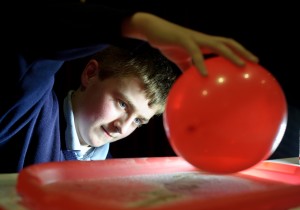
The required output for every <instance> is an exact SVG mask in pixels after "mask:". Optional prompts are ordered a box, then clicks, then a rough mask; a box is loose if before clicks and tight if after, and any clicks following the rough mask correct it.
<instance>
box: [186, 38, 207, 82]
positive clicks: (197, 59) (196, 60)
mask: <svg viewBox="0 0 300 210" xmlns="http://www.w3.org/2000/svg"><path fill="white" fill-rule="evenodd" d="M187 50H188V51H189V53H190V56H191V62H192V64H193V65H194V66H195V67H196V68H197V69H198V71H199V72H200V74H201V75H202V76H207V75H208V73H207V69H206V66H205V64H204V57H203V54H202V50H200V48H199V47H198V46H197V45H195V44H194V43H187Z"/></svg>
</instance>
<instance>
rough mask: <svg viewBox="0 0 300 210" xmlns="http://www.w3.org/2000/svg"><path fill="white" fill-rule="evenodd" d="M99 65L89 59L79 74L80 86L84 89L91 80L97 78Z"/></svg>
mask: <svg viewBox="0 0 300 210" xmlns="http://www.w3.org/2000/svg"><path fill="white" fill-rule="evenodd" d="M98 71H99V63H98V61H96V60H94V59H91V60H90V61H89V62H88V64H87V65H86V66H85V68H84V70H83V72H82V74H81V86H82V87H83V88H86V87H87V86H88V84H89V83H90V82H91V81H93V79H97V78H98Z"/></svg>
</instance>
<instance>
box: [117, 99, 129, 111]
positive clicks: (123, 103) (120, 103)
mask: <svg viewBox="0 0 300 210" xmlns="http://www.w3.org/2000/svg"><path fill="white" fill-rule="evenodd" d="M118 103H119V106H120V107H121V108H122V109H126V108H127V104H126V103H125V102H124V101H121V100H119V101H118Z"/></svg>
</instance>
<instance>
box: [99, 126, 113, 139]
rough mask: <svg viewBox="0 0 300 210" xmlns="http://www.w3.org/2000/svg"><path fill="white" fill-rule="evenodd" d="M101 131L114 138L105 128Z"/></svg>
mask: <svg viewBox="0 0 300 210" xmlns="http://www.w3.org/2000/svg"><path fill="white" fill-rule="evenodd" d="M101 129H102V130H103V131H104V133H106V135H107V136H109V137H111V138H114V137H113V136H112V135H111V134H110V133H109V132H108V131H107V130H106V129H105V128H104V127H103V126H101Z"/></svg>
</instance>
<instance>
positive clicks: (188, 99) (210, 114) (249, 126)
mask: <svg viewBox="0 0 300 210" xmlns="http://www.w3.org/2000/svg"><path fill="white" fill-rule="evenodd" d="M206 67H207V70H208V76H207V77H204V76H201V75H200V73H199V72H198V71H197V70H196V69H195V67H192V68H190V69H188V70H187V71H185V72H184V73H183V74H182V75H181V76H180V77H179V78H178V79H177V81H176V82H175V84H174V85H173V87H172V88H171V91H170V93H169V95H168V99H167V104H166V111H165V112H164V114H163V121H164V128H165V131H166V134H167V137H168V139H169V141H170V144H171V146H172V148H173V150H174V151H175V153H176V154H177V155H178V156H181V157H183V158H184V159H185V160H186V161H188V162H189V163H191V164H192V165H194V166H196V167H198V168H199V169H201V170H203V171H206V172H210V173H217V174H228V173H235V172H239V171H242V170H245V169H248V168H250V167H252V166H254V165H256V164H257V163H259V162H260V161H262V160H265V159H267V158H268V157H269V156H270V155H271V154H272V153H273V152H274V150H275V149H276V148H277V146H278V145H279V143H280V141H281V139H282V137H283V134H284V132H285V129H286V124H287V105H286V99H285V95H284V93H283V91H282V89H281V87H280V85H279V83H278V82H277V81H276V79H275V78H274V77H273V75H272V74H271V73H270V72H268V71H267V70H266V69H264V68H263V67H262V66H260V65H259V64H255V63H250V62H249V63H248V62H247V64H246V65H245V66H244V67H242V68H241V67H237V66H236V65H234V64H232V63H231V62H230V61H228V60H226V59H224V58H223V57H214V58H210V59H207V60H206Z"/></svg>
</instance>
